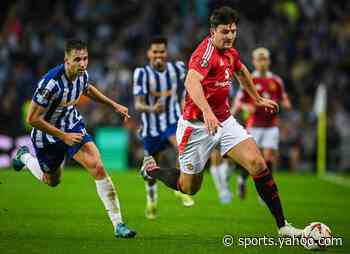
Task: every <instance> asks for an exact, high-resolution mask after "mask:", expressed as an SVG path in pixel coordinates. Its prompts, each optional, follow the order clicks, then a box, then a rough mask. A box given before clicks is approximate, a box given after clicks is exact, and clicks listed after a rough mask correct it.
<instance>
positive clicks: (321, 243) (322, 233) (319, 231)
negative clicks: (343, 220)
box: [301, 222, 332, 250]
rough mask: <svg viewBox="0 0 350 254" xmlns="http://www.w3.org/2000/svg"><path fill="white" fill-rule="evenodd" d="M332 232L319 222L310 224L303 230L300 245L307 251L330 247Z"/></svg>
mask: <svg viewBox="0 0 350 254" xmlns="http://www.w3.org/2000/svg"><path fill="white" fill-rule="evenodd" d="M331 237H332V231H331V230H330V228H329V227H328V226H327V225H325V224H323V223H321V222H312V223H310V224H309V225H307V226H306V227H305V228H304V230H303V236H302V239H301V241H302V245H303V246H304V247H305V248H306V249H309V250H316V249H324V248H326V247H327V246H330V245H331Z"/></svg>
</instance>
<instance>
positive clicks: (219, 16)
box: [209, 6, 239, 28]
mask: <svg viewBox="0 0 350 254" xmlns="http://www.w3.org/2000/svg"><path fill="white" fill-rule="evenodd" d="M238 21H239V17H238V12H237V11H236V10H235V9H233V8H231V7H229V6H222V7H220V8H217V9H215V10H214V11H213V12H212V14H211V16H210V18H209V23H210V27H214V28H215V27H217V26H218V25H228V24H232V23H235V24H237V23H238Z"/></svg>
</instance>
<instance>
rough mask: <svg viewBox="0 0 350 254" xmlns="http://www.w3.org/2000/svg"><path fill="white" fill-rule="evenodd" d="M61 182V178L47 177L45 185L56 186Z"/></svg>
mask: <svg viewBox="0 0 350 254" xmlns="http://www.w3.org/2000/svg"><path fill="white" fill-rule="evenodd" d="M60 182H61V180H60V179H59V178H51V179H50V178H49V179H48V180H47V185H48V186H50V187H56V186H57V185H59V184H60Z"/></svg>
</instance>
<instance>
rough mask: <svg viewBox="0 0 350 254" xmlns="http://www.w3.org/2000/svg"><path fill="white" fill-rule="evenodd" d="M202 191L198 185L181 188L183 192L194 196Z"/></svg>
mask: <svg viewBox="0 0 350 254" xmlns="http://www.w3.org/2000/svg"><path fill="white" fill-rule="evenodd" d="M199 189H200V186H197V185H185V186H181V192H182V193H185V194H188V195H194V194H196V193H197V192H198V191H199Z"/></svg>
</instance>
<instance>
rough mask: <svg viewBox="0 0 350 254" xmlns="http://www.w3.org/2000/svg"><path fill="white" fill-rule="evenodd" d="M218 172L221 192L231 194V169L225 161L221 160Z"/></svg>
mask: <svg viewBox="0 0 350 254" xmlns="http://www.w3.org/2000/svg"><path fill="white" fill-rule="evenodd" d="M218 171H219V174H220V179H221V192H224V193H231V190H230V178H231V175H232V169H231V168H230V167H229V165H228V163H227V161H226V160H223V161H222V162H221V164H220V165H219V166H218Z"/></svg>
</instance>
